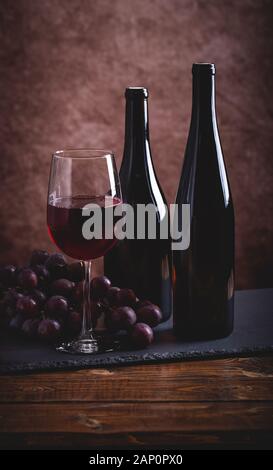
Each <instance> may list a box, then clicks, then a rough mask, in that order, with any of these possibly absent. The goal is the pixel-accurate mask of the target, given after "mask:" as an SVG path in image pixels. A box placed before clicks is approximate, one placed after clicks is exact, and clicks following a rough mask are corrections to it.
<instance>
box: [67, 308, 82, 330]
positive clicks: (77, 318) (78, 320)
mask: <svg viewBox="0 0 273 470" xmlns="http://www.w3.org/2000/svg"><path fill="white" fill-rule="evenodd" d="M67 327H68V330H69V332H70V333H71V334H73V335H75V336H76V335H78V334H79V333H80V331H81V328H82V315H81V314H80V313H79V312H76V311H75V310H72V312H69V317H68V322H67Z"/></svg>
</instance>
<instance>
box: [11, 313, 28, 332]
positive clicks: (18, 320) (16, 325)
mask: <svg viewBox="0 0 273 470" xmlns="http://www.w3.org/2000/svg"><path fill="white" fill-rule="evenodd" d="M24 321H25V317H24V315H22V314H21V313H17V314H16V315H15V317H13V318H12V319H11V320H10V323H9V327H10V328H11V329H12V330H13V331H19V330H21V327H22V324H23V323H24Z"/></svg>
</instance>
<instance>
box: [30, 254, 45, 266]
mask: <svg viewBox="0 0 273 470" xmlns="http://www.w3.org/2000/svg"><path fill="white" fill-rule="evenodd" d="M48 258H49V253H48V252H47V251H44V250H33V252H32V254H31V257H30V265H31V266H35V265H37V264H45V263H46V261H47V260H48Z"/></svg>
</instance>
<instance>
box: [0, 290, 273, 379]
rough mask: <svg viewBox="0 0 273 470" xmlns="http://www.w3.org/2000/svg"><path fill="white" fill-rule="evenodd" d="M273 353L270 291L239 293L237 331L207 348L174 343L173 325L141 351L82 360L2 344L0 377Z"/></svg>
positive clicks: (22, 342) (29, 346)
mask: <svg viewBox="0 0 273 470" xmlns="http://www.w3.org/2000/svg"><path fill="white" fill-rule="evenodd" d="M269 352H273V289H261V290H251V291H239V292H237V293H236V296H235V327H234V332H233V333H232V335H231V336H229V337H228V338H224V339H219V340H214V341H207V342H203V341H202V342H181V341H177V340H176V339H175V338H174V336H173V334H172V330H171V323H170V322H169V323H167V324H163V325H161V326H160V327H158V329H157V333H156V340H155V342H154V343H153V344H152V345H151V346H150V347H149V348H147V349H145V350H139V351H129V352H128V351H120V352H112V353H105V354H100V355H96V356H89V357H86V356H84V355H73V356H71V355H68V354H67V355H65V354H61V353H57V352H55V350H54V349H53V348H52V346H45V345H44V346H41V344H38V343H35V344H34V343H30V342H29V341H28V342H26V340H23V339H20V340H18V339H17V340H15V339H14V338H12V339H11V338H10V339H8V338H3V339H2V341H1V348H0V372H2V373H14V372H18V373H21V372H33V371H41V370H52V371H54V370H57V369H63V370H65V369H67V370H69V369H80V368H92V367H108V366H113V365H114V366H122V365H129V364H141V363H145V362H147V363H152V362H168V361H183V360H189V359H207V358H217V357H230V356H240V355H241V356H242V355H252V354H260V353H269Z"/></svg>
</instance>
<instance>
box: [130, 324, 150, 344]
mask: <svg viewBox="0 0 273 470" xmlns="http://www.w3.org/2000/svg"><path fill="white" fill-rule="evenodd" d="M130 339H131V341H132V343H133V346H134V347H136V348H138V349H142V348H146V347H147V346H149V344H151V343H152V341H153V339H154V333H153V330H152V328H151V327H150V326H149V325H146V323H136V324H135V325H134V326H133V328H132V331H131V334H130Z"/></svg>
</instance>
